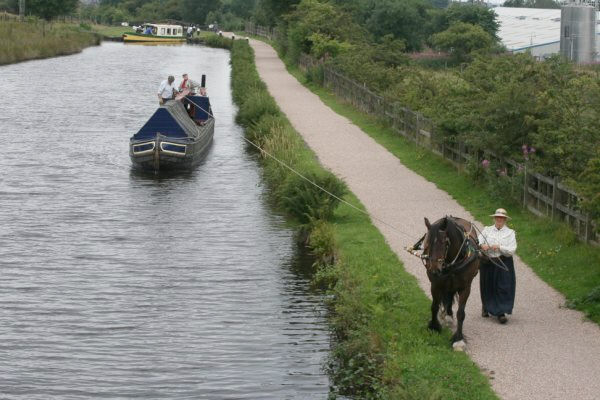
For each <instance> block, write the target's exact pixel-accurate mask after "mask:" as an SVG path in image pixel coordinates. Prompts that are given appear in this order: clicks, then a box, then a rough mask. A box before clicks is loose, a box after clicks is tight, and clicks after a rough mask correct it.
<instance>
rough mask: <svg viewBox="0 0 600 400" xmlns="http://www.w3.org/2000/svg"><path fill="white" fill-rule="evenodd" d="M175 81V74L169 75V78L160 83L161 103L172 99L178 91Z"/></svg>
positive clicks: (159, 95) (159, 98)
mask: <svg viewBox="0 0 600 400" xmlns="http://www.w3.org/2000/svg"><path fill="white" fill-rule="evenodd" d="M173 82H175V77H173V75H169V78H168V79H165V80H164V81H162V82H161V83H160V86H159V87H158V102H159V103H160V104H161V105H162V104H165V103H166V102H167V101H169V100H172V99H173V97H174V96H175V94H176V93H177V91H176V90H175V86H174V85H173Z"/></svg>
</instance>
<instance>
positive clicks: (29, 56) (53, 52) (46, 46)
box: [0, 20, 100, 65]
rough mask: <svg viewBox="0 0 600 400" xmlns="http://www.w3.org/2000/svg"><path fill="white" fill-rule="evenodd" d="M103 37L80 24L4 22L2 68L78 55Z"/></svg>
mask: <svg viewBox="0 0 600 400" xmlns="http://www.w3.org/2000/svg"><path fill="white" fill-rule="evenodd" d="M98 44H100V38H99V37H98V36H97V35H95V34H93V33H88V32H82V31H81V30H80V28H79V26H78V25H72V24H65V23H46V22H41V21H35V22H19V21H16V20H14V21H10V20H5V21H0V65H3V64H11V63H15V62H19V61H26V60H33V59H39V58H48V57H55V56H61V55H67V54H73V53H78V52H80V51H81V50H83V49H84V48H86V47H89V46H94V45H98Z"/></svg>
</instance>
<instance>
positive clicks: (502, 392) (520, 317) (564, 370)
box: [250, 40, 600, 400]
mask: <svg viewBox="0 0 600 400" xmlns="http://www.w3.org/2000/svg"><path fill="white" fill-rule="evenodd" d="M250 44H251V45H252V47H253V48H254V51H255V54H256V65H257V68H258V71H259V74H260V76H261V78H262V80H263V81H264V82H265V83H266V84H267V86H268V89H269V92H270V93H271V95H272V96H273V97H274V98H275V100H276V101H277V103H278V104H279V107H280V108H281V110H282V111H283V112H284V113H285V114H286V115H287V117H288V118H289V120H290V121H291V123H292V125H293V126H294V128H296V130H297V131H298V132H299V133H300V134H301V135H302V136H303V138H304V140H305V141H306V143H307V144H308V145H309V146H310V148H311V149H312V150H313V151H314V152H315V153H316V154H317V156H318V158H319V160H320V162H321V163H322V165H324V166H325V167H326V168H328V169H330V170H331V171H333V172H334V173H335V174H336V175H337V176H339V177H340V178H342V179H343V180H344V181H345V182H346V183H347V184H348V186H349V188H350V190H352V192H354V193H355V194H356V195H357V196H358V198H359V199H360V201H361V202H362V203H363V204H364V205H365V207H366V208H367V210H368V212H369V213H370V214H371V215H372V216H376V217H377V218H380V219H382V220H384V221H386V222H388V223H389V224H391V225H393V226H396V227H398V228H400V229H402V230H403V231H405V232H408V233H409V234H410V235H411V236H412V237H414V238H418V237H420V236H421V235H422V234H423V233H424V230H425V225H424V223H423V217H424V216H427V217H428V218H429V219H430V220H431V221H433V220H435V219H437V218H440V217H443V216H444V215H446V214H448V215H455V216H460V217H463V218H466V219H469V220H474V218H473V216H472V215H471V214H469V213H468V212H467V211H466V210H465V209H464V208H462V207H461V206H460V205H459V204H458V203H457V202H456V201H454V200H453V199H452V198H451V197H450V196H449V195H448V194H447V193H445V192H443V191H441V190H439V189H438V188H437V187H436V186H435V185H434V184H432V183H430V182H428V181H426V180H425V179H424V178H422V177H421V176H419V175H417V174H415V173H414V172H412V171H411V170H409V169H408V168H406V167H404V166H403V165H402V164H401V163H400V162H399V160H398V159H397V158H396V157H394V156H393V155H392V154H391V153H389V152H388V151H387V150H386V149H385V148H383V147H382V146H380V145H379V144H377V143H376V142H375V141H374V140H373V139H371V138H370V137H369V136H368V135H367V134H365V133H364V132H362V131H361V130H360V128H358V127H357V126H355V125H353V124H352V123H351V122H350V121H348V120H347V119H346V118H344V117H342V116H340V115H338V114H336V113H335V112H334V111H332V110H331V109H330V108H328V107H327V106H326V105H324V104H323V102H322V101H321V100H320V99H319V97H317V96H316V95H314V94H313V93H312V92H310V91H309V90H307V89H306V88H304V87H303V86H302V85H301V84H300V83H298V81H297V80H296V79H295V78H294V77H293V76H291V75H290V74H289V73H288V72H287V71H286V69H285V67H284V65H283V63H282V62H281V61H280V59H279V57H278V56H277V54H276V52H275V51H274V50H273V49H272V48H271V47H270V46H268V45H267V44H265V43H263V42H260V41H255V40H251V41H250ZM501 206H502V204H498V207H501ZM492 211H493V210H490V213H491V212H492ZM509 214H510V210H509ZM484 222H485V223H486V224H491V218H490V221H484ZM375 225H376V226H377V227H378V228H379V230H380V231H381V232H382V233H383V235H384V236H385V238H386V240H387V242H388V244H389V245H390V247H391V248H392V249H393V250H394V251H395V252H396V254H397V255H398V256H399V257H400V259H401V260H402V262H403V263H404V266H405V268H406V269H407V270H408V271H409V272H410V273H412V274H413V275H415V276H416V277H417V278H418V280H419V284H420V285H421V287H422V288H423V290H424V291H425V292H426V293H427V294H428V295H429V281H428V280H427V276H426V274H425V268H423V265H422V264H421V262H420V261H419V260H418V259H417V258H415V257H413V256H411V255H409V254H408V253H407V252H405V251H404V250H403V249H404V247H405V246H407V245H411V244H413V242H414V241H411V240H412V239H408V238H407V237H406V236H403V235H400V234H398V233H397V232H395V231H394V230H392V229H390V228H388V227H387V226H385V225H383V224H380V223H378V222H375ZM478 225H479V226H480V227H481V225H482V224H481V223H480V222H478ZM518 234H519V233H518V232H517V240H518ZM515 268H516V271H517V296H516V304H515V309H514V314H513V315H512V316H509V322H508V324H506V325H500V324H498V323H497V321H496V320H495V319H493V318H487V319H485V318H481V316H480V310H481V301H480V298H479V284H478V283H479V279H478V278H475V281H474V283H473V287H472V289H473V290H472V292H471V297H470V298H469V302H468V304H467V311H466V313H467V317H466V320H465V325H464V330H465V336H466V337H467V343H468V345H467V352H468V354H469V355H470V356H471V358H472V359H473V360H474V361H475V362H476V363H477V364H478V365H479V366H480V367H481V368H482V370H483V371H484V373H486V374H488V375H489V376H490V377H491V378H492V380H491V382H492V385H493V388H494V390H495V391H496V393H498V395H499V396H500V397H501V398H504V399H518V400H524V399H540V400H548V399H590V400H591V399H599V398H600V328H599V327H598V326H597V325H595V324H593V323H590V322H587V321H584V317H583V315H582V314H581V313H579V312H577V311H573V310H568V309H565V308H562V307H561V306H562V305H563V304H564V301H565V299H564V297H563V296H562V295H560V294H559V293H558V292H556V291H555V290H554V289H551V288H550V287H549V286H548V285H547V284H545V283H544V282H543V281H542V280H541V279H539V278H538V277H537V276H536V275H535V274H534V273H533V272H532V270H531V269H530V268H529V267H528V266H527V265H526V264H524V263H523V262H522V261H521V260H520V259H519V258H518V257H516V258H515ZM426 322H427V321H423V325H425V324H426Z"/></svg>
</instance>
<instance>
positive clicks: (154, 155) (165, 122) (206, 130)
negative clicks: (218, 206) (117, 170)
mask: <svg viewBox="0 0 600 400" xmlns="http://www.w3.org/2000/svg"><path fill="white" fill-rule="evenodd" d="M214 130H215V119H214V117H213V114H212V109H211V106H210V100H209V98H208V97H204V96H197V95H188V96H185V97H182V98H181V99H180V100H171V101H169V102H167V103H166V104H165V105H162V106H160V107H159V108H158V109H157V110H156V112H155V113H154V115H152V117H150V119H149V120H148V122H146V124H145V125H144V126H143V127H142V128H141V129H140V130H139V131H138V132H137V133H136V134H135V135H133V136H132V137H131V139H130V143H129V156H130V157H131V161H132V162H133V164H134V166H136V167H139V168H142V169H145V170H153V171H156V172H157V171H159V170H176V169H190V168H192V167H194V166H195V165H196V164H198V163H199V162H200V161H201V160H202V159H203V158H204V156H205V155H206V153H207V152H208V149H209V148H210V145H211V143H212V139H213V135H214Z"/></svg>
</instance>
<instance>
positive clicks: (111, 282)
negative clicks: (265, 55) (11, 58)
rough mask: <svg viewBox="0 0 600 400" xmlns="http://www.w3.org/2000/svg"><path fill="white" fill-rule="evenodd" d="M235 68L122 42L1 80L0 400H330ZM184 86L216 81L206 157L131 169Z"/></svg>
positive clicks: (318, 304)
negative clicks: (175, 90)
mask: <svg viewBox="0 0 600 400" xmlns="http://www.w3.org/2000/svg"><path fill="white" fill-rule="evenodd" d="M229 68H230V67H229V57H228V53H227V52H226V51H223V50H217V49H205V48H201V47H191V46H185V45H184V46H177V47H171V46H159V47H145V46H124V45H122V44H118V43H105V44H103V45H102V47H100V48H91V49H88V50H86V51H84V52H83V53H82V54H79V55H75V56H69V57H63V58H56V59H50V60H41V61H32V62H27V63H21V64H16V65H11V66H5V67H0V73H2V75H3V77H5V78H6V79H3V80H1V81H0V88H1V89H3V93H5V95H6V96H7V97H5V99H4V101H3V105H2V113H0V121H1V122H2V125H3V129H2V130H0V138H2V139H3V143H4V150H3V151H4V155H5V156H3V157H1V158H0V170H2V174H0V227H2V228H1V229H0V265H1V267H2V274H1V275H0V291H1V292H2V296H1V297H0V354H1V355H2V360H0V393H2V397H8V398H27V399H30V398H48V397H51V398H52V397H56V398H68V397H72V398H89V397H110V398H115V397H120V398H177V399H181V398H194V399H197V398H206V399H234V398H235V399H306V398H311V399H312V398H324V397H326V394H327V389H328V380H327V377H326V376H325V375H324V374H323V372H322V370H321V366H322V363H323V360H324V357H325V355H326V352H327V350H328V344H329V337H328V333H327V325H326V321H325V318H324V315H323V312H324V307H323V304H322V297H321V295H320V294H319V293H318V292H315V291H312V290H311V289H310V286H309V284H308V282H307V273H306V271H305V270H304V269H303V268H301V267H299V266H298V262H296V261H297V260H299V259H300V258H298V257H299V256H297V255H295V251H296V245H295V243H294V238H293V232H292V231H291V230H289V229H287V228H286V227H285V221H284V220H283V218H281V217H280V216H278V215H276V214H274V213H273V211H272V210H271V209H269V207H267V206H266V205H265V193H264V192H263V190H264V189H263V187H262V186H261V180H260V171H259V169H258V167H257V164H256V162H255V160H254V157H253V156H252V155H250V154H249V153H248V152H246V151H245V145H244V143H243V141H242V140H241V135H242V132H241V130H240V128H239V127H238V126H237V125H235V123H234V114H235V107H234V106H233V105H232V101H231V96H230V91H229V84H230V83H229V73H230V69H229ZM179 72H189V73H190V74H192V78H193V77H194V76H200V75H201V74H203V73H206V74H207V75H208V77H209V91H210V92H209V93H210V95H211V102H212V103H213V106H214V110H215V113H216V119H217V127H216V130H215V142H214V144H213V147H212V149H211V151H210V153H209V154H208V155H207V157H206V159H205V161H204V162H203V163H202V164H201V165H199V166H198V168H197V169H195V170H194V171H192V172H189V173H179V174H177V175H164V174H161V175H158V176H154V175H153V174H144V173H139V172H136V171H135V170H132V168H131V162H130V160H129V156H128V139H129V137H130V136H131V135H132V134H133V133H134V132H135V131H136V130H137V129H139V127H141V126H142V125H143V123H144V122H145V121H146V120H147V118H148V117H149V116H150V115H152V113H153V111H154V110H155V109H156V96H155V94H154V92H155V90H156V87H155V86H157V85H158V83H159V82H160V81H161V80H162V79H164V76H165V75H167V74H174V75H176V74H177V73H179ZM24 77H26V78H27V81H28V85H29V86H30V87H35V88H36V90H35V94H34V95H31V96H23V95H22V93H19V92H17V91H14V90H13V88H14V87H15V83H16V82H20V81H22V80H23V78H24ZM293 260H296V261H293Z"/></svg>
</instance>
